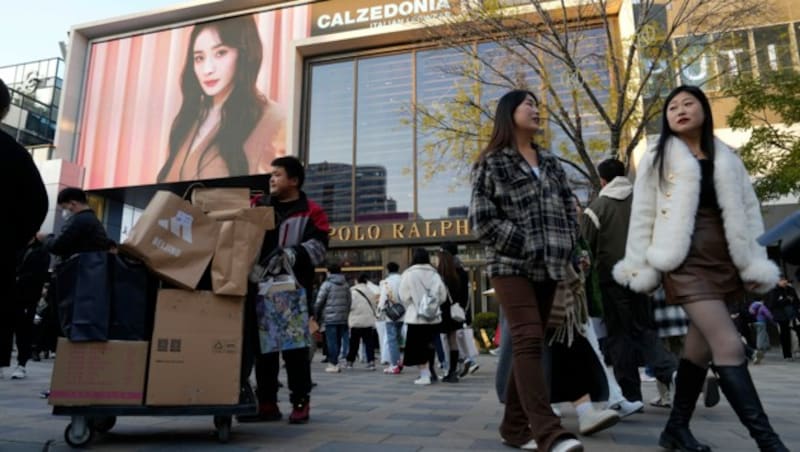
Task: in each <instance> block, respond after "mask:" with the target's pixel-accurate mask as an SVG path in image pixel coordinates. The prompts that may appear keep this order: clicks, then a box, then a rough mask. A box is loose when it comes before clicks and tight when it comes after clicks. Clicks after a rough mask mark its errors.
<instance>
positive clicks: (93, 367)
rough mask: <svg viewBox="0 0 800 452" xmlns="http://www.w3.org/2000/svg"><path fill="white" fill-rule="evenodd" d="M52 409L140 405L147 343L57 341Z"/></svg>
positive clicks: (51, 391)
mask: <svg viewBox="0 0 800 452" xmlns="http://www.w3.org/2000/svg"><path fill="white" fill-rule="evenodd" d="M56 352H57V353H56V362H55V365H54V366H53V377H52V380H51V383H50V397H49V398H48V400H49V402H50V405H60V406H81V405H141V404H142V400H143V398H144V380H145V370H146V368H147V341H108V342H70V341H68V340H67V339H65V338H63V337H62V338H59V339H58V348H57V350H56Z"/></svg>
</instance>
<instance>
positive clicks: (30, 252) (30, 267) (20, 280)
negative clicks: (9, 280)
mask: <svg viewBox="0 0 800 452" xmlns="http://www.w3.org/2000/svg"><path fill="white" fill-rule="evenodd" d="M18 254H19V260H18V262H19V263H18V264H17V280H16V284H15V285H14V288H15V290H14V298H13V299H11V300H8V303H9V304H11V305H12V306H11V311H12V318H11V322H10V325H11V331H2V332H0V337H3V338H4V341H3V343H2V345H0V368H2V367H6V366H8V365H9V364H10V363H11V341H10V340H5V339H6V338H8V339H11V338H16V344H17V366H16V367H15V368H14V370H13V371H12V372H11V379H12V380H21V379H23V378H25V377H27V370H26V368H25V365H26V364H27V363H28V360H29V359H31V356H32V341H33V317H34V315H35V314H36V305H37V303H38V302H39V300H40V299H41V297H42V289H43V288H44V284H45V282H47V279H48V277H49V274H48V269H49V267H50V254H49V253H48V252H47V250H45V249H44V247H43V246H42V244H41V242H39V241H38V240H36V239H35V238H32V239H31V242H30V244H28V246H27V247H26V248H25V249H24V250H22V251H21V252H20V253H18ZM3 327H5V325H4V326H3ZM0 373H2V371H0ZM0 378H2V375H0Z"/></svg>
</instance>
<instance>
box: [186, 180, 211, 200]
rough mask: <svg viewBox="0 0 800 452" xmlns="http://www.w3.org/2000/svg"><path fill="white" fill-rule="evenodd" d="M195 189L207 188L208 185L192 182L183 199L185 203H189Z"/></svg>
mask: <svg viewBox="0 0 800 452" xmlns="http://www.w3.org/2000/svg"><path fill="white" fill-rule="evenodd" d="M195 188H206V184H204V183H202V182H192V183H191V184H189V186H188V187H186V190H184V192H183V196H182V198H183V199H184V200H185V201H188V200H189V196H190V195H191V194H192V191H194V189H195Z"/></svg>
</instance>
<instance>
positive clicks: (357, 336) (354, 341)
mask: <svg viewBox="0 0 800 452" xmlns="http://www.w3.org/2000/svg"><path fill="white" fill-rule="evenodd" d="M361 341H363V342H364V349H365V350H366V352H367V362H368V363H371V364H374V362H375V347H377V345H378V344H377V343H376V342H375V328H350V347H349V351H348V353H347V362H348V363H352V362H355V360H356V356H357V355H358V344H359V342H361Z"/></svg>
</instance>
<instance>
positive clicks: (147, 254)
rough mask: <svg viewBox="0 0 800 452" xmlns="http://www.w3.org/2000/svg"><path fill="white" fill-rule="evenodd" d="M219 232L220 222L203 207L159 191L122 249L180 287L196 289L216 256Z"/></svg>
mask: <svg viewBox="0 0 800 452" xmlns="http://www.w3.org/2000/svg"><path fill="white" fill-rule="evenodd" d="M218 235H219V225H218V224H217V222H216V221H214V220H213V219H211V218H209V217H208V216H207V215H206V214H204V213H203V212H202V211H201V210H200V209H198V208H197V207H195V206H193V205H191V204H189V202H188V201H184V200H183V199H181V198H180V197H179V196H177V195H175V194H173V193H170V192H168V191H158V192H156V194H155V196H153V199H152V200H151V201H150V204H148V205H147V208H146V209H145V210H144V212H142V216H141V217H140V218H139V221H137V222H136V224H135V225H134V226H133V229H132V230H131V232H130V235H128V238H127V239H126V240H125V242H124V243H123V244H122V245H121V246H120V249H121V250H122V251H123V252H128V253H130V254H133V255H134V256H136V257H138V258H140V259H141V260H143V261H144V262H145V264H147V266H148V267H150V269H151V270H153V271H154V272H155V273H157V274H158V275H160V276H161V277H163V278H164V279H166V280H167V281H169V282H171V283H173V284H175V285H177V286H178V287H181V288H184V289H194V288H195V287H197V283H198V282H199V281H200V277H202V276H203V272H204V271H205V269H206V268H207V267H208V263H209V262H210V261H211V257H212V256H213V255H214V247H215V246H216V244H217V236H218Z"/></svg>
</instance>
